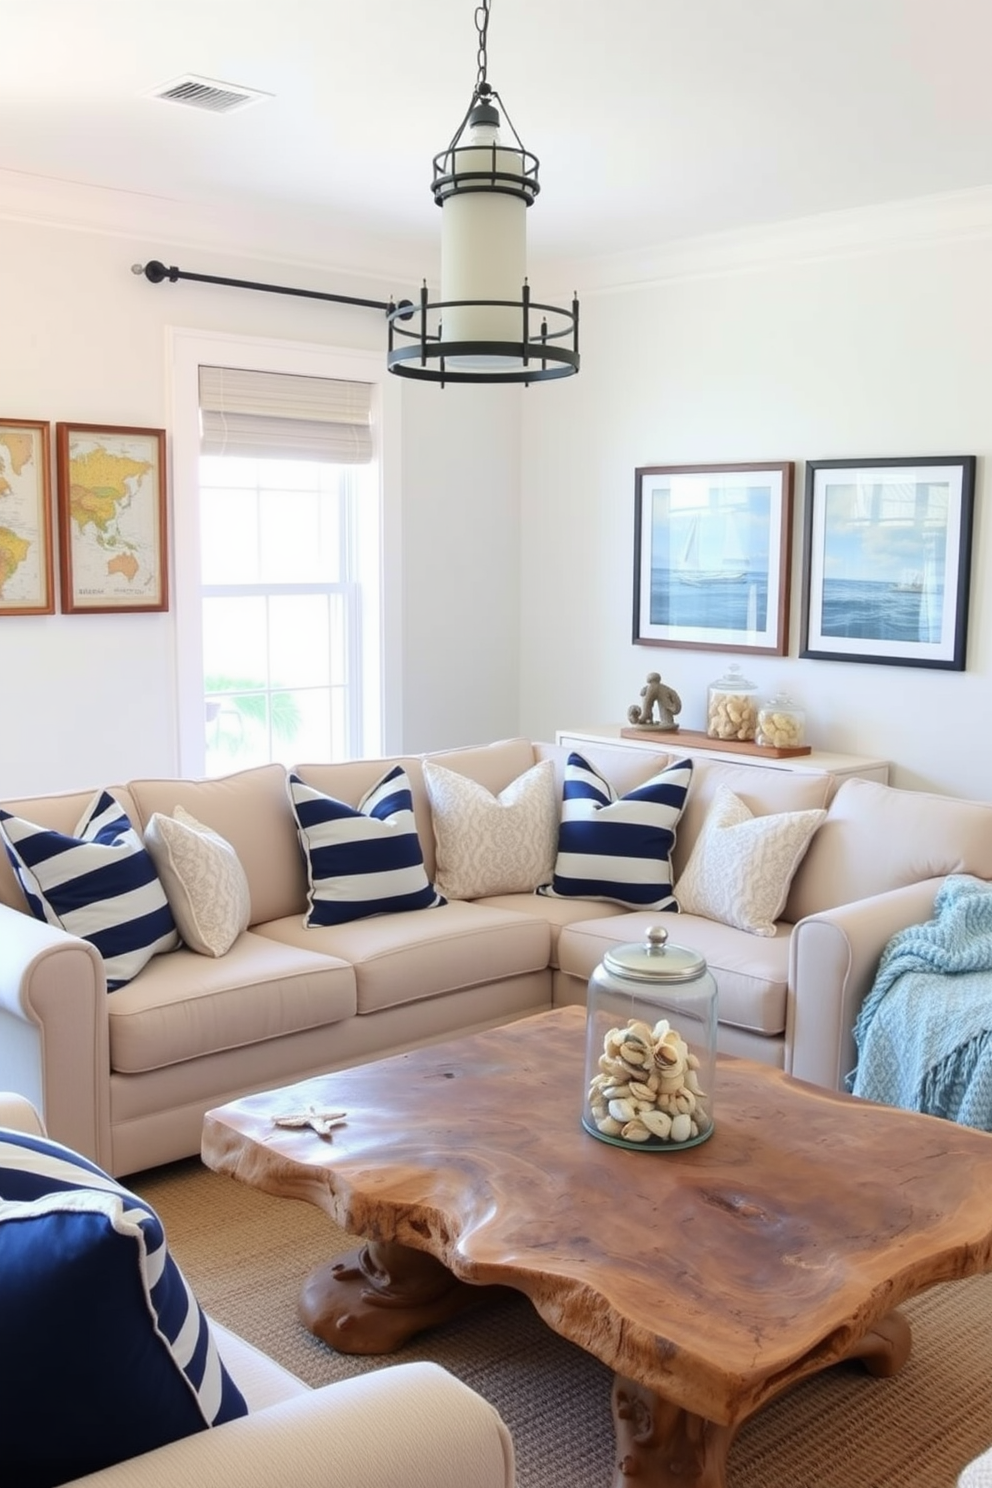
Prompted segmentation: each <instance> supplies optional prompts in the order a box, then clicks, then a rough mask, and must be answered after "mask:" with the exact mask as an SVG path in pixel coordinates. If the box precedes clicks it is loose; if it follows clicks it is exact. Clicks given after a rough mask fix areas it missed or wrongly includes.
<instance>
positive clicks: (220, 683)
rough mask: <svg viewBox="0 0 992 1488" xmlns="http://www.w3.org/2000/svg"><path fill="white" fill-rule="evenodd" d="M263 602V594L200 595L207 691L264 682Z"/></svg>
mask: <svg viewBox="0 0 992 1488" xmlns="http://www.w3.org/2000/svg"><path fill="white" fill-rule="evenodd" d="M266 606H267V600H266V598H265V596H264V595H259V596H258V597H252V598H249V597H239V598H236V599H204V601H203V671H204V676H205V679H206V690H207V692H214V691H217V690H222V691H233V690H238V689H242V690H248V689H251V688H256V687H265V686H267V685H268V645H267V624H266ZM222 679H223V680H222Z"/></svg>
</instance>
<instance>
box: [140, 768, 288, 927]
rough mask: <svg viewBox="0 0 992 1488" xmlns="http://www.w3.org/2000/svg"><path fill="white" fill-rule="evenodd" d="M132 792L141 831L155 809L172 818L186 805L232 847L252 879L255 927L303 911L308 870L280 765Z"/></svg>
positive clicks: (156, 783) (143, 783)
mask: <svg viewBox="0 0 992 1488" xmlns="http://www.w3.org/2000/svg"><path fill="white" fill-rule="evenodd" d="M130 789H131V794H132V796H133V798H134V801H135V804H136V806H137V809H138V814H139V817H140V821H141V829H142V831H144V830H145V829H146V828H147V826H148V823H149V822H150V821H151V818H152V816H153V815H154V813H155V812H156V811H157V812H160V813H161V814H162V815H163V816H174V815H175V811H176V807H177V806H182V807H183V808H184V809H185V810H186V811H188V812H189V813H190V815H191V816H194V817H196V820H197V821H198V822H202V823H203V825H204V826H206V827H209V828H210V829H211V831H213V832H216V833H217V834H218V836H220V837H223V838H224V839H225V841H227V842H229V843H230V845H231V847H232V848H233V849H234V852H235V853H236V855H237V858H238V861H239V862H240V864H241V866H242V868H243V869H244V871H245V874H246V875H247V878H248V887H249V889H250V890H251V921H250V923H251V924H252V925H258V924H264V923H265V921H266V920H278V919H282V917H283V916H284V915H291V914H302V913H303V911H304V908H305V906H306V902H307V878H306V869H305V867H304V862H303V854H302V853H301V852H300V844H299V840H298V838H297V835H296V822H295V821H294V820H293V813H292V810H291V808H290V804H289V796H288V795H287V793H286V771H285V769H284V767H283V766H282V765H259V766H258V767H257V768H256V769H253V770H240V771H238V772H237V773H235V774H233V775H221V776H219V777H218V778H217V779H216V780H132V781H131V784H130ZM132 819H133V818H132Z"/></svg>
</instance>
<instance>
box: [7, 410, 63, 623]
mask: <svg viewBox="0 0 992 1488" xmlns="http://www.w3.org/2000/svg"><path fill="white" fill-rule="evenodd" d="M48 441H49V426H48V424H47V423H39V422H38V421H37V420H36V419H5V418H0V615H53V614H54V613H55V575H54V564H53V561H52V483H51V474H50V471H51V466H50V463H49V458H48Z"/></svg>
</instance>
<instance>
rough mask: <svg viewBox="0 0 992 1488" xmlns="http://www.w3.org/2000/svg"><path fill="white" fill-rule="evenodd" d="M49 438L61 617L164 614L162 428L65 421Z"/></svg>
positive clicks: (166, 605) (166, 587)
mask: <svg viewBox="0 0 992 1488" xmlns="http://www.w3.org/2000/svg"><path fill="white" fill-rule="evenodd" d="M55 433H56V448H57V452H58V512H59V556H60V559H61V581H62V582H61V592H62V609H63V611H64V613H65V614H67V615H79V614H90V615H93V614H125V613H131V612H134V611H143V610H147V611H156V610H167V609H168V608H169V562H168V519H167V510H166V507H167V481H166V450H165V430H164V429H143V428H135V427H132V426H128V425H123V424H76V423H67V422H66V423H59V424H56V427H55Z"/></svg>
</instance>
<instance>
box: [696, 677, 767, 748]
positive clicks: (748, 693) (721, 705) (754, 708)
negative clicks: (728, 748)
mask: <svg viewBox="0 0 992 1488" xmlns="http://www.w3.org/2000/svg"><path fill="white" fill-rule="evenodd" d="M757 727H758V688H757V684H756V683H754V682H751V681H750V680H749V679H748V678H747V677H745V676H744V673H743V672H742V671H741V669H740V667H739V666H738V665H737V663H736V662H734V664H733V665H732V666H729V667H728V668H727V670H726V673H725V674H724V676H722V677H718V678H717V680H716V681H715V682H711V683H710V686H709V693H708V697H707V703H706V733H707V735H708V736H709V738H711V739H726V740H727V742H728V744H732V743H733V742H734V741H735V740H743V741H746V740H750V739H753V738H754V735H755V732H756V730H757Z"/></svg>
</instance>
